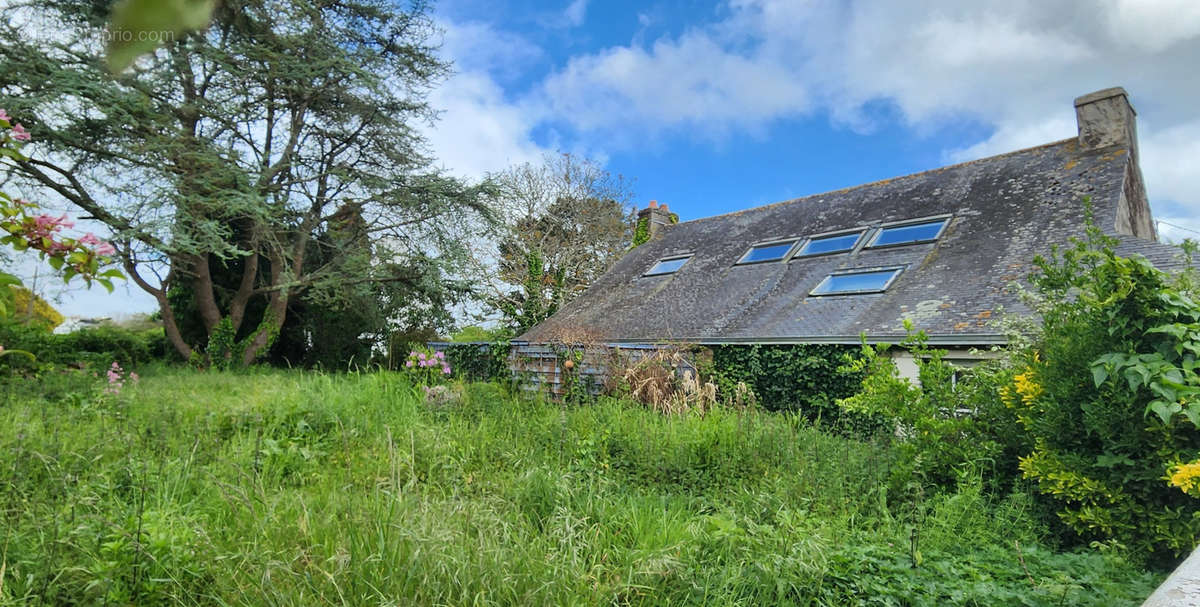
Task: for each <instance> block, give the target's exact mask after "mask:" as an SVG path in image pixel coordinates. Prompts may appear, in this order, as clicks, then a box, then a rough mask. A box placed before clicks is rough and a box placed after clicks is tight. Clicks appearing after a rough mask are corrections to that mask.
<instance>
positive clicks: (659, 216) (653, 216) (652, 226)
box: [633, 200, 675, 246]
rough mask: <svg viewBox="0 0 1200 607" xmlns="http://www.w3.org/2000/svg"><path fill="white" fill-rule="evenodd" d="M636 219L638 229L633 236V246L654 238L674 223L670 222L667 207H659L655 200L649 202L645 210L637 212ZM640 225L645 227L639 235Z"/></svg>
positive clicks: (670, 218)
mask: <svg viewBox="0 0 1200 607" xmlns="http://www.w3.org/2000/svg"><path fill="white" fill-rule="evenodd" d="M637 217H638V221H637V225H638V229H637V231H635V232H634V235H633V239H634V242H633V244H634V246H637V245H640V244H642V243H643V242H645V241H647V240H650V239H652V238H654V237H655V236H657V235H658V234H660V233H661V232H662V229H663V228H664V227H666V226H669V225H671V224H672V223H675V222H674V221H673V220H672V219H673V218H672V217H671V213H670V211H669V210H668V209H667V205H665V204H664V205H662V206H659V204H658V201H657V200H651V201H650V204H649V205H648V206H647V207H646V208H644V209H642V210H640V211H638V214H637ZM642 225H645V226H646V229H645V233H644V234H641V232H642V228H641V226H642ZM639 241H640V242H639Z"/></svg>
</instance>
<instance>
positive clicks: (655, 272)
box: [642, 255, 692, 276]
mask: <svg viewBox="0 0 1200 607" xmlns="http://www.w3.org/2000/svg"><path fill="white" fill-rule="evenodd" d="M691 258H692V256H691V255H684V256H683V257H671V258H668V259H660V260H659V261H658V263H656V264H654V265H653V266H651V268H650V269H649V270H646V273H645V274H642V276H661V275H663V274H674V273H675V272H678V271H679V268H682V267H683V264H685V263H687V260H689V259H691Z"/></svg>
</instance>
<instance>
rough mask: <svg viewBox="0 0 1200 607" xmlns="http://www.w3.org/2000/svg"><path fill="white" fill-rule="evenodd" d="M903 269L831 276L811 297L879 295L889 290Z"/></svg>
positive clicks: (826, 278)
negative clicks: (859, 294) (860, 294)
mask: <svg viewBox="0 0 1200 607" xmlns="http://www.w3.org/2000/svg"><path fill="white" fill-rule="evenodd" d="M900 270H901V268H887V269H884V270H865V271H858V272H841V273H837V274H830V275H829V276H826V277H825V280H822V281H821V284H819V285H817V288H815V289H813V290H812V293H809V295H848V294H854V293H879V292H881V291H885V290H887V288H888V286H889V285H891V284H892V281H893V280H895V279H896V276H898V275H899V274H900Z"/></svg>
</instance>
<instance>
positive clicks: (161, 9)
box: [107, 0, 216, 72]
mask: <svg viewBox="0 0 1200 607" xmlns="http://www.w3.org/2000/svg"><path fill="white" fill-rule="evenodd" d="M215 7H216V0H121V1H120V2H118V3H117V4H116V6H114V7H113V9H112V20H111V21H110V23H109V33H108V49H107V50H108V67H109V69H111V70H112V71H113V72H120V71H121V70H124V69H125V68H127V67H129V66H130V65H132V64H133V62H134V60H136V59H137V58H138V57H139V56H141V55H143V54H145V53H148V52H150V51H153V50H154V49H156V48H158V47H159V46H161V45H162V44H165V43H167V42H171V41H173V40H177V39H178V38H179V37H180V36H181V35H182V34H183V33H185V32H188V31H191V30H198V29H203V28H204V27H206V26H208V21H209V19H211V18H212V12H213V8H215Z"/></svg>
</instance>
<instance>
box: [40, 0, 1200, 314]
mask: <svg viewBox="0 0 1200 607" xmlns="http://www.w3.org/2000/svg"><path fill="white" fill-rule="evenodd" d="M435 11H436V17H437V21H438V24H439V26H440V27H441V28H442V30H443V32H444V35H443V45H442V53H443V56H444V57H445V58H446V59H448V60H450V61H453V62H454V66H455V74H454V75H453V76H452V77H450V78H449V79H448V80H447V81H446V82H445V83H443V84H442V86H440V87H438V88H437V89H436V90H434V91H433V92H432V95H431V100H432V102H433V103H434V105H435V106H436V107H437V108H438V109H439V110H441V111H442V118H441V120H440V121H438V122H437V123H435V124H433V125H430V126H428V127H426V128H425V133H426V135H427V136H428V138H429V142H430V147H431V150H432V152H433V153H434V154H435V155H436V156H437V157H438V159H439V163H440V165H441V166H442V167H444V168H445V169H446V170H447V171H449V172H451V173H454V174H458V175H461V176H463V177H466V178H470V179H477V178H480V177H482V176H483V175H485V174H486V173H487V172H489V171H498V170H501V169H503V168H505V167H506V166H509V165H511V164H514V163H520V162H537V161H538V160H539V158H540V157H541V156H542V155H543V154H546V153H553V152H556V151H565V152H572V153H577V154H581V155H585V156H588V157H591V158H594V159H596V160H598V161H600V162H601V163H602V164H604V166H605V167H606V168H607V169H608V170H610V171H612V172H614V173H620V174H623V175H625V176H627V177H632V178H634V179H636V182H635V190H636V192H637V194H638V200H639V203H640V204H641V205H643V206H644V205H645V203H646V202H647V201H648V200H650V199H657V200H659V201H661V202H665V203H668V204H669V205H670V207H671V209H672V210H673V211H675V212H677V213H679V214H680V216H681V217H682V218H683V219H685V220H686V219H694V218H697V217H704V216H708V215H714V214H719V213H724V212H729V211H735V210H738V209H744V208H748V207H753V206H757V205H761V204H766V203H769V202H775V201H779V200H786V199H788V198H793V197H796V196H802V195H806V194H812V193H817V192H822V191H827V190H832V189H837V188H841V187H846V186H852V185H857V184H860V183H865V182H870V181H874V180H878V179H884V178H888V177H894V176H897V175H903V174H908V173H912V172H918V171H923V170H927V169H931V168H935V167H938V166H944V165H946V164H951V163H954V162H960V161H965V160H971V159H974V158H979V157H983V156H988V155H992V154H997V153H1003V152H1007V151H1011V150H1015V149H1020V148H1023V147H1029V146H1033V145H1038V144H1041V143H1047V142H1050V141H1054V140H1058V139H1063V138H1067V137H1071V136H1074V135H1075V134H1076V131H1075V118H1074V108H1073V106H1072V100H1073V99H1074V98H1075V97H1076V96H1078V95H1081V94H1084V93H1088V92H1091V91H1094V90H1098V89H1102V88H1107V87H1110V86H1124V87H1125V88H1126V89H1127V90H1128V91H1129V93H1130V95H1131V97H1132V101H1133V104H1134V106H1135V107H1136V109H1137V111H1138V114H1139V115H1138V128H1139V136H1140V141H1141V152H1142V169H1143V172H1144V174H1145V177H1146V182H1147V188H1148V190H1149V194H1150V197H1151V201H1152V205H1153V207H1154V212H1155V214H1156V217H1157V218H1159V219H1161V220H1165V221H1168V222H1170V223H1172V224H1176V225H1180V226H1184V227H1188V228H1192V229H1197V230H1200V219H1198V217H1200V112H1198V111H1197V110H1196V107H1197V103H1196V100H1197V99H1200V78H1197V77H1196V75H1195V74H1196V69H1197V68H1196V66H1197V65H1200V2H1195V0H1097V1H1095V2H1082V1H1079V2H1077V1H1073V0H1072V1H1065V0H1064V1H1059V2H1053V1H1048V0H1005V1H1003V2H1000V1H993V0H977V1H973V2H961V1H960V0H929V1H926V2H911V3H897V2H890V1H888V0H852V1H851V0H845V1H843V0H827V1H799V0H726V1H719V2H699V1H685V0H664V1H658V2H655V1H650V2H624V1H607V2H601V1H599V0H592V1H589V0H566V1H562V2H534V1H531V0H494V1H484V0H443V1H442V2H441V3H440V4H438V5H437V6H436V9H435ZM1160 229H1161V230H1162V233H1163V235H1164V236H1167V237H1170V238H1180V237H1183V236H1189V235H1191V236H1196V234H1192V233H1188V232H1184V231H1181V230H1177V229H1174V228H1170V227H1168V226H1165V225H1163V226H1160ZM114 297H115V296H114ZM114 297H105V298H101V297H99V296H98V294H96V293H94V292H93V293H91V294H88V295H72V296H68V298H67V299H66V301H65V302H64V304H63V305H62V308H63V309H64V310H65V311H66V312H68V313H74V314H80V313H85V314H86V313H88V312H95V311H105V312H111V311H112V310H114V309H125V308H128V309H151V308H152V307H153V305H152V302H151V301H150V300H149V299H148V298H146V297H142V296H139V295H137V294H136V293H134V292H133V291H130V293H129V294H126V295H122V296H120V297H116V298H115V299H114Z"/></svg>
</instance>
